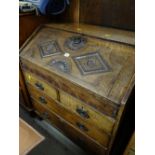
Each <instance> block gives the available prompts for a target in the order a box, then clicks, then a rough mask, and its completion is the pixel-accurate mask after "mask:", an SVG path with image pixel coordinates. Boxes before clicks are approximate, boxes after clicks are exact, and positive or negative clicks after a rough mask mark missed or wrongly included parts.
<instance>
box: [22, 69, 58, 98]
mask: <svg viewBox="0 0 155 155" xmlns="http://www.w3.org/2000/svg"><path fill="white" fill-rule="evenodd" d="M24 75H25V79H26V82H27V83H29V84H31V85H32V86H34V87H35V88H37V89H39V90H40V91H42V92H44V93H46V94H47V95H48V96H50V97H51V98H53V99H55V100H56V99H57V91H56V89H55V88H53V87H52V86H51V85H49V84H48V83H47V82H44V81H43V79H40V78H38V77H37V76H35V75H33V74H32V73H28V72H25V73H24Z"/></svg>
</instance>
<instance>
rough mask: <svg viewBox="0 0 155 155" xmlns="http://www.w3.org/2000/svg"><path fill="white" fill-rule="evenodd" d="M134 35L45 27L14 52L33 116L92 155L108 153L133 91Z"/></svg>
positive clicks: (75, 27)
mask: <svg viewBox="0 0 155 155" xmlns="http://www.w3.org/2000/svg"><path fill="white" fill-rule="evenodd" d="M134 56H135V52H134V33H133V32H128V31H122V30H116V29H110V28H104V27H97V26H91V25H85V24H79V25H75V24H46V25H43V26H41V27H39V28H38V29H37V30H36V31H35V32H34V33H33V34H32V36H31V37H30V38H29V39H28V40H27V41H26V42H25V44H24V45H23V46H22V48H21V49H20V63H21V66H22V71H23V74H24V77H25V81H26V85H27V88H28V91H29V94H30V96H31V101H32V105H33V108H34V110H35V112H36V113H37V114H38V115H40V116H41V117H43V118H44V119H46V120H47V121H49V122H50V123H52V124H53V125H54V126H55V127H57V128H58V129H60V130H61V131H62V132H63V133H64V134H65V135H67V136H68V137H69V138H70V139H71V140H73V141H74V142H76V143H78V144H79V145H80V146H82V147H83V148H85V149H87V150H89V151H90V152H92V154H102V155H104V154H109V151H110V149H111V146H112V143H113V141H114V138H115V135H116V134H117V129H118V126H119V123H120V118H121V117H122V113H123V109H124V107H125V104H126V102H127V100H128V97H129V95H130V92H131V91H132V88H133V87H134V72H135V71H134Z"/></svg>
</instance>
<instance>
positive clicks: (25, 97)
mask: <svg viewBox="0 0 155 155" xmlns="http://www.w3.org/2000/svg"><path fill="white" fill-rule="evenodd" d="M19 91H20V96H19V97H21V98H22V99H21V102H19V103H20V104H21V105H22V106H23V107H24V108H26V109H27V110H28V111H31V110H32V105H31V100H30V98H29V94H28V91H27V88H26V86H25V80H24V77H23V73H22V70H21V66H19Z"/></svg>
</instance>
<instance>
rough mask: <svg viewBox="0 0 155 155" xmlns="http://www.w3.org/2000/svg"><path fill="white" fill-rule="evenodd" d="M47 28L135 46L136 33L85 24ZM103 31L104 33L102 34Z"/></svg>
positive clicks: (54, 25)
mask: <svg viewBox="0 0 155 155" xmlns="http://www.w3.org/2000/svg"><path fill="white" fill-rule="evenodd" d="M46 26H48V27H51V28H55V29H63V30H66V31H69V32H74V33H79V34H86V35H88V36H93V37H96V38H101V39H105V40H108V41H114V42H120V43H123V44H129V45H135V33H134V32H131V31H125V30H119V29H114V28H107V27H103V26H95V25H86V24H84V23H80V24H78V23H75V24H68V23H67V24H62V23H60V24H59V26H58V24H55V23H53V24H46ZM101 31H102V33H101Z"/></svg>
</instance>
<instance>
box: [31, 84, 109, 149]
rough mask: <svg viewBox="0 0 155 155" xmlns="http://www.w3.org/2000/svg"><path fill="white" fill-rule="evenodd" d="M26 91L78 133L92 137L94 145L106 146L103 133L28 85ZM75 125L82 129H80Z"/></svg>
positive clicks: (105, 137) (107, 138)
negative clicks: (42, 99)
mask: <svg viewBox="0 0 155 155" xmlns="http://www.w3.org/2000/svg"><path fill="white" fill-rule="evenodd" d="M28 89H29V92H30V95H31V97H32V98H33V99H35V100H36V101H37V102H39V103H40V104H43V105H45V106H46V107H48V108H49V109H50V110H51V111H53V112H55V113H56V114H57V115H59V116H60V117H63V118H64V119H65V120H66V121H67V122H69V123H71V124H72V125H73V126H74V127H75V128H76V129H77V130H79V132H82V133H83V134H86V135H88V136H89V137H92V138H93V139H94V140H95V141H96V143H99V144H101V145H103V146H105V147H107V146H108V142H109V138H110V137H109V136H108V135H107V134H106V133H105V132H104V131H103V132H101V131H99V130H96V128H95V127H93V126H92V125H90V124H88V123H86V122H85V121H83V120H82V119H81V118H80V117H78V116H76V115H74V114H72V113H71V112H69V111H68V110H67V109H65V108H64V107H63V106H62V104H61V103H60V102H57V101H54V100H53V99H51V98H49V97H48V96H46V95H45V94H42V93H40V92H39V91H37V90H35V89H34V88H33V87H31V86H30V85H29V86H28ZM41 97H42V98H44V100H45V102H46V103H44V102H42V101H40V98H41ZM77 124H79V125H80V126H84V127H81V128H80V127H79V126H78V125H77Z"/></svg>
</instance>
